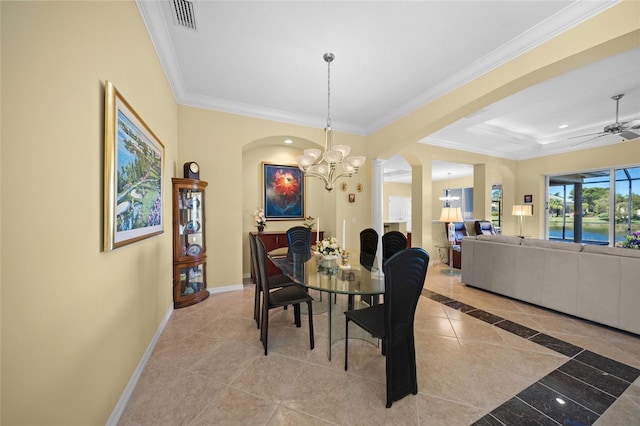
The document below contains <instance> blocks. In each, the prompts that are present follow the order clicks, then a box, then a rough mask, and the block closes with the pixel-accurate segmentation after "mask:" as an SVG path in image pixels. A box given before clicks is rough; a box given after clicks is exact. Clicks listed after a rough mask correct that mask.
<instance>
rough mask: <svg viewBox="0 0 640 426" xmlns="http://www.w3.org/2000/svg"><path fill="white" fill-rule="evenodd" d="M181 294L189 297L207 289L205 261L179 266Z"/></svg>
mask: <svg viewBox="0 0 640 426" xmlns="http://www.w3.org/2000/svg"><path fill="white" fill-rule="evenodd" d="M179 277H180V284H179V285H178V288H179V293H180V294H179V296H180V297H188V296H192V295H195V294H198V293H199V292H201V291H203V290H205V282H206V280H205V263H199V264H193V265H189V266H185V267H180V268H179Z"/></svg>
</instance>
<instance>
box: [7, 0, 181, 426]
mask: <svg viewBox="0 0 640 426" xmlns="http://www.w3.org/2000/svg"><path fill="white" fill-rule="evenodd" d="M0 7H1V8H2V22H1V24H2V25H1V31H2V33H1V40H2V83H3V84H2V98H1V103H2V106H3V108H2V129H1V132H2V139H1V140H2V159H1V165H0V172H1V176H2V192H1V199H2V203H1V207H2V210H1V216H2V224H3V227H2V233H1V235H2V258H1V262H0V263H1V264H2V277H1V291H2V307H1V309H2V332H1V335H2V404H1V405H2V424H6V425H38V424H49V425H50V424H59V425H63V424H64V425H71V424H77V425H98V424H104V423H105V422H106V421H107V419H108V418H109V416H110V414H111V412H112V410H113V408H114V406H115V404H116V403H117V401H118V399H119V398H120V396H121V394H122V392H123V390H124V388H125V386H126V384H127V382H128V381H129V379H130V378H131V376H132V374H133V372H134V369H135V368H136V366H137V364H138V363H139V361H140V359H141V358H142V356H143V354H144V352H145V350H146V349H147V346H148V345H149V342H150V341H151V339H152V337H153V336H154V333H155V332H156V330H157V329H158V325H159V324H160V322H161V321H162V319H163V318H164V316H165V315H166V314H167V312H168V311H169V309H170V308H171V304H172V294H171V283H172V278H171V274H172V271H171V259H172V253H171V244H172V242H171V240H172V234H171V185H170V178H171V176H172V175H173V172H174V167H173V165H174V163H175V160H176V154H177V135H178V130H177V128H178V125H177V108H176V103H175V100H174V97H173V94H172V92H171V89H170V87H169V85H168V82H167V79H166V77H165V75H164V73H163V70H162V67H161V66H160V63H159V61H158V58H157V56H156V53H155V50H154V47H153V45H152V43H151V40H150V38H149V36H148V34H147V32H146V29H145V26H144V25H143V23H142V20H141V18H140V14H139V12H138V9H137V7H136V5H135V3H133V2H6V1H3V2H1V5H0ZM104 80H111V81H112V82H113V83H114V84H115V86H116V88H117V89H118V90H119V91H120V92H121V93H122V95H123V96H124V97H125V98H126V99H127V101H129V103H130V104H131V105H132V106H133V107H134V108H135V110H136V111H137V112H138V113H139V114H140V116H141V117H142V118H143V119H144V120H145V121H146V123H147V124H148V125H149V127H150V128H151V129H153V131H154V132H155V134H156V135H157V136H158V137H159V138H160V139H161V140H162V142H163V143H164V144H165V157H166V161H165V167H164V173H165V176H166V180H165V182H164V191H163V196H164V205H163V215H164V218H165V224H164V233H163V234H161V235H159V236H156V237H152V238H149V239H146V240H144V241H140V242H137V243H134V244H131V245H128V246H125V247H122V248H118V249H116V250H114V251H111V252H108V253H104V252H102V246H103V244H102V194H103V190H102V188H103V166H102V164H103V133H104V124H103V123H104V107H103V105H104V87H103V84H104ZM5 225H7V226H5Z"/></svg>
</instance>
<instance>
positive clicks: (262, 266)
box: [253, 237, 269, 307]
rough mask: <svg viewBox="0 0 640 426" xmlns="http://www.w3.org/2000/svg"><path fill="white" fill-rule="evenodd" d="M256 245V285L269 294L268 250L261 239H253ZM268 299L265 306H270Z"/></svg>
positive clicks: (265, 299)
mask: <svg viewBox="0 0 640 426" xmlns="http://www.w3.org/2000/svg"><path fill="white" fill-rule="evenodd" d="M253 241H254V244H255V249H256V251H255V259H256V260H255V266H256V285H259V286H260V288H261V289H262V291H263V292H268V291H269V289H268V288H267V282H268V281H267V249H266V248H265V246H264V243H263V242H262V240H261V239H260V237H255V238H254V239H253ZM265 294H266V293H265ZM268 299H269V298H268V297H265V298H264V302H263V303H265V306H267V307H268V306H269V301H268Z"/></svg>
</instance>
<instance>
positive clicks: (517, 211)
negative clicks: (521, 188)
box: [511, 204, 533, 216]
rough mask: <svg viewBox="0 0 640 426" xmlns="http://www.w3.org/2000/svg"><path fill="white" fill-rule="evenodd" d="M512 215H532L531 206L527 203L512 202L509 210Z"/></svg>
mask: <svg viewBox="0 0 640 426" xmlns="http://www.w3.org/2000/svg"><path fill="white" fill-rule="evenodd" d="M511 215H513V216H533V206H532V205H529V204H514V205H513V210H511Z"/></svg>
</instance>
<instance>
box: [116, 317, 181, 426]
mask: <svg viewBox="0 0 640 426" xmlns="http://www.w3.org/2000/svg"><path fill="white" fill-rule="evenodd" d="M172 313H173V305H172V306H171V307H169V310H168V311H167V313H166V314H165V316H164V318H163V319H162V322H161V323H160V326H159V327H158V329H157V330H156V334H155V335H154V336H153V339H151V343H149V346H148V347H147V350H146V351H145V353H144V356H143V357H142V359H141V360H140V362H139V363H138V366H137V367H136V370H135V371H134V372H133V375H132V376H131V379H129V383H127V386H126V387H125V388H124V392H122V395H121V396H120V399H119V400H118V403H117V404H116V406H115V407H114V409H113V411H112V412H111V416H109V419H108V420H107V423H106V424H107V426H116V425H117V424H118V423H119V422H120V417H122V413H124V409H125V408H126V407H127V404H128V403H129V398H131V395H132V394H133V390H134V389H135V388H136V385H137V384H138V380H140V376H141V375H142V372H143V371H144V367H145V366H146V365H147V362H148V361H149V358H150V357H151V353H152V352H153V349H154V348H155V347H156V344H157V343H158V340H159V339H160V336H161V335H162V332H163V331H164V328H165V327H166V325H167V322H169V318H171V314H172Z"/></svg>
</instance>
